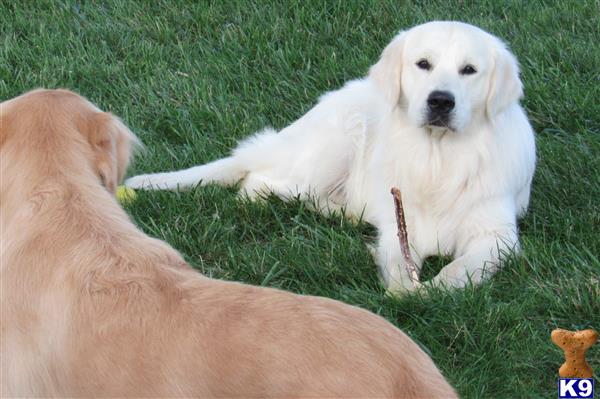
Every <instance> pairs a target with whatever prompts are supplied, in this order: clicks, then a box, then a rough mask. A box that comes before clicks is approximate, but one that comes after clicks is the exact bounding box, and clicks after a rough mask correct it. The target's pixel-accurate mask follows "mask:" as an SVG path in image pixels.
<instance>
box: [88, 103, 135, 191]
mask: <svg viewBox="0 0 600 399" xmlns="http://www.w3.org/2000/svg"><path fill="white" fill-rule="evenodd" d="M90 124H91V126H90V130H89V132H90V135H89V140H90V145H91V146H92V150H93V152H94V167H95V169H96V173H97V174H98V176H100V180H101V181H102V184H103V185H104V186H105V187H106V189H107V190H108V191H110V192H111V193H113V194H114V193H115V191H116V190H117V186H118V184H119V183H120V182H121V180H122V179H123V176H124V175H125V171H126V170H127V165H129V159H130V157H131V152H132V146H133V145H139V141H138V139H137V138H136V137H135V135H134V134H133V133H132V132H131V131H130V130H129V129H128V128H127V127H126V126H125V125H124V124H123V122H121V120H120V119H119V118H117V117H116V116H114V115H112V114H110V113H107V112H97V113H95V114H94V115H93V117H92V118H91V121H90Z"/></svg>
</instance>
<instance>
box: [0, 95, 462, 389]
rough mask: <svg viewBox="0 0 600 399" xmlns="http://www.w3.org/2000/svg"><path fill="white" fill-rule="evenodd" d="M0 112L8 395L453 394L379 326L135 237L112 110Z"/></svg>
mask: <svg viewBox="0 0 600 399" xmlns="http://www.w3.org/2000/svg"><path fill="white" fill-rule="evenodd" d="M0 113H1V120H0V129H1V130H0V155H1V160H2V162H1V169H0V173H1V176H2V180H1V183H0V198H1V202H0V206H1V216H0V223H1V224H0V227H1V229H2V237H1V240H2V241H1V244H2V252H1V271H2V274H1V277H2V287H1V288H2V290H1V291H0V292H1V294H0V299H1V304H2V305H1V306H2V309H1V310H2V318H1V323H2V324H1V331H2V339H1V344H0V349H1V358H2V362H1V363H2V364H1V373H2V374H1V386H2V388H1V389H2V392H1V393H2V396H11V397H15V396H36V397H48V396H62V397H67V396H69V397H97V396H102V397H124V396H130V397H133V396H135V397H173V396H187V397H192V396H194V397H205V398H208V397H280V398H289V397H402V398H417V397H419V398H453V397H456V394H455V392H454V390H453V389H452V387H451V386H450V385H449V384H448V383H447V382H446V380H445V379H444V377H443V376H442V375H441V373H440V372H439V371H438V369H437V368H436V366H435V365H434V364H433V362H432V361H431V359H430V358H429V357H428V356H427V355H426V354H425V353H424V352H423V351H422V350H421V349H420V348H419V347H418V346H417V345H416V344H415V343H414V342H412V341H411V340H410V339H409V338H408V337H407V336H406V335H405V334H404V333H402V332H401V331H400V330H398V329H397V328H396V327H394V326H393V325H391V324H390V323H388V322H387V321H385V320H384V319H382V318H381V317H378V316H376V315H374V314H372V313H370V312H367V311H365V310H362V309H359V308H356V307H353V306H349V305H344V304H342V303H340V302H337V301H333V300H329V299H325V298H317V297H309V296H300V295H294V294H290V293H286V292H283V291H279V290H275V289H268V288H259V287H253V286H249V285H244V284H239V283H233V282H225V281H219V280H213V279H210V278H207V277H205V276H202V275H201V274H199V273H197V272H196V271H195V270H193V269H192V268H191V267H189V266H188V265H187V264H186V263H185V261H184V260H183V259H182V258H181V256H180V255H179V254H178V253H177V252H176V251H175V250H173V249H172V248H171V247H169V246H168V245H167V244H165V243H163V242H161V241H159V240H156V239H153V238H150V237H148V236H146V235H145V234H144V233H143V232H141V231H140V230H138V229H137V228H136V226H135V225H134V224H133V223H132V222H131V221H130V219H129V217H128V216H127V214H126V213H125V212H124V211H123V210H122V209H121V208H120V206H119V205H118V204H117V202H116V200H115V198H114V196H113V194H114V192H115V189H116V187H117V184H118V182H119V181H120V180H121V178H122V177H123V175H124V173H125V169H126V167H127V164H128V160H129V156H130V147H131V144H132V142H134V141H135V140H136V139H135V137H134V135H133V134H132V133H131V132H130V131H129V130H128V129H127V128H126V127H125V126H124V125H123V123H121V122H120V121H119V119H117V118H116V117H114V116H112V115H110V114H108V113H104V112H102V111H100V110H99V109H98V108H96V107H95V106H94V105H92V104H91V103H90V102H88V101H87V100H85V99H83V98H82V97H80V96H78V95H77V94H74V93H72V92H69V91H65V90H36V91H33V92H30V93H27V94H25V95H23V96H20V97H17V98H15V99H12V100H9V101H5V102H3V103H1V104H0Z"/></svg>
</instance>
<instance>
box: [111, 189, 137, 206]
mask: <svg viewBox="0 0 600 399" xmlns="http://www.w3.org/2000/svg"><path fill="white" fill-rule="evenodd" d="M116 196H117V201H119V202H120V203H121V204H123V205H126V204H130V203H132V202H133V201H135V198H136V197H137V194H136V193H135V190H134V189H133V188H129V187H125V186H119V187H117V192H116Z"/></svg>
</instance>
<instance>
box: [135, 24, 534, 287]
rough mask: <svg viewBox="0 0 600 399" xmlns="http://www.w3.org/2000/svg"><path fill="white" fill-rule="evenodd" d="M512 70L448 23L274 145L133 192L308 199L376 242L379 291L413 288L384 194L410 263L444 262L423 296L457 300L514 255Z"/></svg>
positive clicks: (518, 172)
mask: <svg viewBox="0 0 600 399" xmlns="http://www.w3.org/2000/svg"><path fill="white" fill-rule="evenodd" d="M522 94H523V90H522V84H521V81H520V79H519V68H518V65H517V61H516V59H515V57H514V56H513V55H512V54H511V53H510V52H509V51H508V49H507V48H506V46H505V45H504V44H503V43H502V42H501V41H500V40H499V39H498V38H496V37H494V36H492V35H490V34H489V33H487V32H484V31H483V30H481V29H479V28H477V27H474V26H471V25H468V24H464V23H460V22H447V21H435V22H429V23H426V24H423V25H419V26H416V27H414V28H412V29H409V30H407V31H404V32H400V33H399V34H398V35H397V36H396V37H395V38H394V39H393V40H392V42H391V43H390V44H389V45H388V46H387V47H386V48H385V49H384V50H383V54H382V55H381V58H380V60H379V61H378V62H377V63H376V64H375V65H373V67H371V69H370V71H369V74H368V75H367V76H366V77H365V78H363V79H358V80H354V81H351V82H349V83H347V84H346V85H345V86H344V87H343V88H341V89H339V90H337V91H334V92H330V93H327V94H325V95H324V96H322V97H321V99H320V100H319V103H318V104H317V105H316V106H315V107H314V108H313V109H311V110H310V111H308V113H306V114H305V115H304V116H302V117H301V118H300V119H298V120H297V121H295V122H293V123H292V124H291V125H289V126H287V127H286V128H284V129H283V130H281V132H279V133H276V132H275V131H273V130H272V129H267V130H264V131H262V132H260V133H258V134H257V135H255V136H253V137H251V138H250V139H248V140H246V141H244V142H242V143H241V144H240V145H239V146H238V147H237V148H236V149H235V150H234V151H233V154H232V155H231V156H230V157H227V158H223V159H219V160H216V161H213V162H211V163H208V164H206V165H201V166H196V167H193V168H190V169H186V170H181V171H177V172H171V173H158V174H150V175H141V176H136V177H133V178H131V179H128V180H127V181H126V183H125V184H126V185H128V186H129V187H133V188H153V189H177V188H181V189H184V188H186V187H190V186H194V185H197V184H201V183H202V184H206V183H220V184H233V183H236V182H237V181H239V180H241V188H242V190H243V192H245V193H246V194H248V195H249V196H251V197H255V196H256V192H262V191H271V192H274V193H276V194H277V195H279V196H281V197H283V198H289V197H294V196H300V197H301V198H307V197H311V198H316V199H317V200H318V204H317V206H318V207H319V208H320V209H322V210H325V211H329V210H331V209H333V210H335V209H339V208H345V210H346V213H345V214H346V215H348V216H353V217H357V218H358V217H361V216H362V217H364V219H365V220H366V221H368V222H370V223H372V224H373V225H375V226H376V227H377V229H378V233H379V239H378V242H377V246H376V248H375V249H374V251H373V254H374V258H375V262H376V263H377V264H378V265H379V269H380V271H381V274H382V276H383V279H384V282H385V284H386V285H387V287H388V289H389V290H390V291H391V292H392V293H394V294H400V293H405V292H407V291H410V290H412V289H414V288H415V285H414V284H413V282H412V281H411V279H410V276H409V274H408V272H407V271H406V270H407V269H406V267H405V263H404V262H405V261H404V258H403V257H402V254H401V251H400V246H399V245H398V239H397V237H396V234H397V227H396V221H395V213H394V208H393V201H392V197H391V196H390V188H391V187H398V188H400V190H401V191H402V197H403V199H404V206H405V212H406V218H407V219H406V224H407V227H408V232H409V234H408V237H409V239H410V248H411V255H412V258H413V259H414V260H415V261H416V263H417V264H418V265H419V266H420V265H422V263H423V261H424V259H425V258H427V257H428V256H432V255H440V254H441V255H447V256H452V257H453V258H454V260H453V261H452V262H450V263H449V264H448V265H446V266H445V267H444V268H443V269H442V270H441V272H440V273H439V274H438V275H437V276H436V277H435V278H433V280H432V281H431V283H430V284H432V285H445V286H449V287H461V286H464V285H465V284H468V283H469V282H472V283H474V284H475V283H478V282H480V281H482V280H483V279H484V278H485V277H487V276H489V275H491V274H492V273H494V272H495V271H496V270H497V269H498V267H499V266H500V264H501V260H502V257H503V255H504V254H505V253H507V252H510V251H513V250H518V242H519V239H518V231H517V217H519V216H520V215H522V214H523V213H524V212H525V211H526V209H527V205H528V203H529V192H530V186H531V181H532V177H533V172H534V168H535V140H534V135H533V130H532V128H531V125H530V124H529V121H528V120H527V116H526V115H525V112H524V111H523V109H522V108H521V106H520V105H519V98H520V97H521V96H522Z"/></svg>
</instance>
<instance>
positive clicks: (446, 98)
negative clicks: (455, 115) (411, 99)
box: [427, 90, 455, 127]
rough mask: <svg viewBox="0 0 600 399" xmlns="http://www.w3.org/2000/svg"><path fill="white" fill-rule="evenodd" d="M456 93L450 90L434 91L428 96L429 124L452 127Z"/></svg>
mask: <svg viewBox="0 0 600 399" xmlns="http://www.w3.org/2000/svg"><path fill="white" fill-rule="evenodd" d="M454 106H455V102H454V95H452V93H450V92H448V91H440V90H436V91H432V92H431V93H430V94H429V97H427V124H428V125H430V126H439V127H450V119H451V115H452V110H453V109H454Z"/></svg>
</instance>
